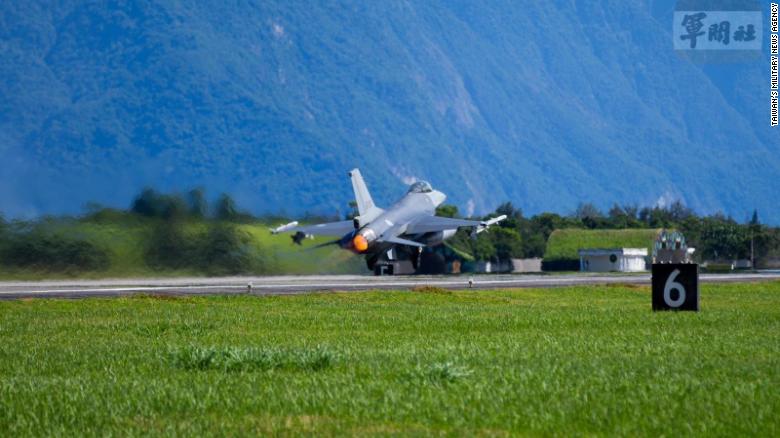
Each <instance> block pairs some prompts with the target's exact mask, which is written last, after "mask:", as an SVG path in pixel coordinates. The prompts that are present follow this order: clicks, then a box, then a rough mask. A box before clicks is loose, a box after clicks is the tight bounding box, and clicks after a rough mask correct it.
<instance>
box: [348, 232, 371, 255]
mask: <svg viewBox="0 0 780 438" xmlns="http://www.w3.org/2000/svg"><path fill="white" fill-rule="evenodd" d="M352 247H353V248H355V251H357V252H365V251H366V250H367V249H368V240H366V238H365V237H363V236H362V235H360V234H358V235H357V236H355V238H354V239H352Z"/></svg>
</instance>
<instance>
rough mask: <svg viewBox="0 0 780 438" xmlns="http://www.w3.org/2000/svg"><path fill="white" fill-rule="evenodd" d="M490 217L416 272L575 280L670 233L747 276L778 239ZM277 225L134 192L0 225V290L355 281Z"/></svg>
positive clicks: (752, 233)
mask: <svg viewBox="0 0 780 438" xmlns="http://www.w3.org/2000/svg"><path fill="white" fill-rule="evenodd" d="M351 205H352V206H354V203H352V204H351ZM437 213H438V214H440V215H442V216H446V217H459V214H458V209H457V207H455V206H452V205H442V206H440V207H439V208H438V209H437ZM354 214H355V212H354V211H353V212H350V213H349V214H348V215H347V216H352V215H354ZM499 215H506V216H507V219H506V220H505V221H503V222H501V223H500V224H499V225H497V226H493V227H491V228H490V229H489V230H488V231H486V232H483V233H480V234H479V235H478V236H477V237H476V238H473V236H472V235H471V230H469V229H463V230H460V231H459V232H458V233H457V234H456V235H455V236H454V237H453V238H452V239H450V240H448V241H446V242H445V244H444V245H441V246H439V247H436V248H432V249H428V250H426V251H425V253H424V254H423V260H424V262H423V265H424V266H423V268H425V267H426V266H427V267H429V268H430V267H433V268H434V269H431V272H437V270H436V269H435V268H436V266H441V269H444V267H443V266H444V265H445V263H447V262H454V261H455V260H458V261H459V262H461V263H463V264H462V268H461V269H462V270H463V272H468V271H469V270H473V269H474V267H475V264H474V263H471V262H474V261H492V262H501V261H505V260H507V259H511V258H526V257H542V256H544V258H545V262H544V265H543V267H544V269H545V270H576V269H577V268H578V266H579V264H578V261H577V260H578V256H577V250H578V249H580V248H588V247H621V246H622V247H651V244H652V240H653V239H654V238H655V233H656V232H657V230H659V229H661V228H675V229H678V230H680V231H682V232H683V233H684V235H685V237H686V239H687V242H688V244H689V245H690V246H693V247H695V248H696V250H697V251H696V254H695V256H696V257H697V258H698V261H705V260H707V261H710V262H713V261H714V262H725V266H729V267H730V266H731V261H732V260H735V259H738V258H750V256H751V254H752V255H753V256H754V257H755V259H756V262H757V266H758V267H772V266H773V264H775V265H777V264H778V263H780V228H777V227H768V226H765V225H763V224H761V223H760V222H759V219H758V214H757V213H754V215H753V218H752V219H751V220H750V221H749V222H748V223H745V224H739V223H737V222H736V221H734V220H733V219H731V218H726V217H723V216H721V215H713V216H705V217H699V216H696V215H694V214H693V213H692V212H691V211H690V210H688V209H686V208H685V207H684V206H682V205H681V204H680V203H675V204H672V205H671V206H670V207H668V208H657V207H656V208H642V209H639V208H636V207H619V206H615V207H613V208H612V209H611V210H610V211H609V214H608V215H603V214H602V213H601V212H600V211H599V210H598V209H597V208H596V207H595V206H593V205H590V204H582V205H580V206H579V207H578V208H577V209H576V211H575V212H574V213H573V214H572V215H570V216H561V215H558V214H554V213H542V214H538V215H535V216H532V217H525V216H524V215H523V212H522V211H521V210H520V209H517V208H515V207H514V206H513V205H512V204H511V203H504V204H502V205H500V206H499V207H498V208H497V209H496V211H495V212H494V213H492V214H490V215H488V216H486V217H481V218H473V219H490V218H493V217H496V216H499ZM335 220H339V218H338V217H322V216H316V215H310V214H307V215H305V216H304V217H303V218H301V221H302V222H303V223H317V222H328V221H335ZM288 221H289V219H288V218H285V217H270V216H269V217H263V218H258V217H254V216H252V215H251V214H249V213H248V212H246V211H244V210H242V209H241V208H240V207H238V206H237V204H236V202H235V201H234V200H233V199H232V198H231V197H230V196H229V195H226V194H222V195H220V196H219V197H218V198H217V200H216V202H215V203H214V205H213V206H210V205H209V203H208V202H207V201H206V197H205V194H204V191H203V189H195V190H191V191H189V192H187V193H186V194H177V193H174V194H164V193H159V192H157V191H155V190H153V189H145V190H143V191H142V192H141V193H140V194H139V195H138V196H137V197H136V198H135V199H134V200H133V202H132V203H131V206H130V208H129V210H127V211H123V210H117V209H110V208H102V207H100V206H98V205H94V204H93V205H89V206H87V212H86V214H85V215H84V216H83V217H79V218H74V217H43V218H40V219H37V220H34V221H12V222H5V221H4V220H2V218H0V278H8V279H37V278H53V277H103V278H105V277H131V276H136V277H138V276H140V277H143V276H177V275H187V276H193V275H195V276H197V275H242V274H247V275H263V274H337V273H363V272H365V267H364V266H365V265H364V261H363V259H362V257H359V256H356V255H354V254H352V253H350V252H348V251H343V250H340V249H338V248H337V247H336V246H328V247H325V248H319V249H312V250H310V249H306V247H307V246H317V244H320V243H325V242H328V241H331V240H333V239H334V237H319V238H316V239H314V240H313V241H309V240H306V241H305V243H304V246H303V247H300V246H295V245H293V244H292V243H291V240H290V237H289V236H288V235H276V236H273V235H271V234H270V233H269V230H268V228H269V227H271V226H275V225H279V224H282V223H286V222H288ZM551 236H552V237H551ZM751 247H752V248H753V251H751ZM711 264H712V263H711Z"/></svg>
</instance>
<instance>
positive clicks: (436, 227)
mask: <svg viewBox="0 0 780 438" xmlns="http://www.w3.org/2000/svg"><path fill="white" fill-rule="evenodd" d="M484 225H485V223H484V222H481V221H470V220H466V219H451V218H448V217H439V216H427V217H424V218H422V219H418V220H416V221H414V222H412V223H410V224H409V226H407V227H406V234H422V233H432V232H436V231H444V230H456V229H458V228H461V227H480V226H484Z"/></svg>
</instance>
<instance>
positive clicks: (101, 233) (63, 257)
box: [0, 215, 364, 279]
mask: <svg viewBox="0 0 780 438" xmlns="http://www.w3.org/2000/svg"><path fill="white" fill-rule="evenodd" d="M9 228H10V231H8V233H7V234H6V237H5V238H3V237H0V262H2V264H0V277H2V278H7V279H37V278H62V277H88V278H110V277H145V276H182V275H184V276H192V275H194V276H198V275H227V274H257V275H261V274H276V273H291V274H317V273H355V272H362V270H363V269H364V264H363V261H362V260H361V259H360V258H359V257H356V256H354V255H352V254H350V253H348V252H345V251H341V250H338V249H336V248H321V249H316V250H307V249H306V247H305V246H304V247H303V248H302V247H300V246H297V245H293V243H292V241H291V240H290V237H289V236H287V235H271V233H270V232H269V231H268V225H266V224H264V223H260V222H257V223H238V224H235V223H230V222H219V221H216V222H210V221H201V220H187V221H181V222H177V223H175V224H171V223H168V222H166V221H163V220H159V219H153V218H144V217H133V216H132V215H131V216H123V217H122V218H121V219H117V220H116V221H109V222H99V221H95V220H93V219H92V218H85V219H61V220H55V221H43V222H39V223H34V224H32V225H31V224H28V223H19V224H10V225H9ZM325 241H327V239H326V238H318V239H315V240H314V241H307V243H306V246H311V245H314V244H317V243H321V242H325ZM74 253H75V254H77V255H80V257H76V258H74V257H72V254H74ZM20 256H21V257H20Z"/></svg>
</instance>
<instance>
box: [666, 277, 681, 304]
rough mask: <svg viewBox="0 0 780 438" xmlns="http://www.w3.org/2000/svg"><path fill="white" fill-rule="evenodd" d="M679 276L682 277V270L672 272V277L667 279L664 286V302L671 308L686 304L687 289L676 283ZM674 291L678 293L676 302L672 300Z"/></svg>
mask: <svg viewBox="0 0 780 438" xmlns="http://www.w3.org/2000/svg"><path fill="white" fill-rule="evenodd" d="M678 275H680V270H679V269H675V270H674V272H672V275H670V276H669V278H668V279H666V284H665V285H664V302H666V305H667V306H669V307H680V306H682V305H683V303H684V302H685V288H684V287H683V285H681V284H680V283H678V282H676V281H674V280H676V279H677V276H678ZM673 290H676V291H677V299H676V300H673V299H672V291H673Z"/></svg>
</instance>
